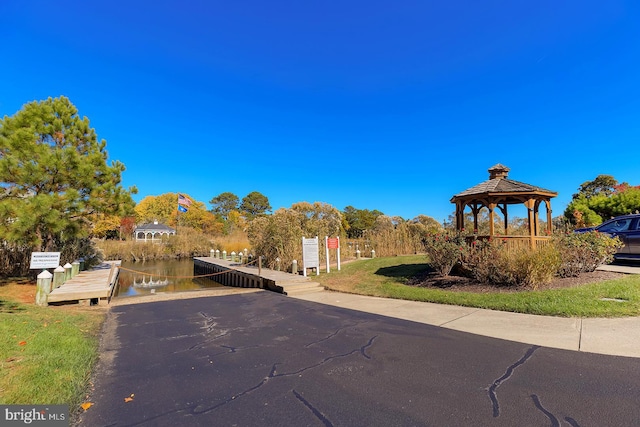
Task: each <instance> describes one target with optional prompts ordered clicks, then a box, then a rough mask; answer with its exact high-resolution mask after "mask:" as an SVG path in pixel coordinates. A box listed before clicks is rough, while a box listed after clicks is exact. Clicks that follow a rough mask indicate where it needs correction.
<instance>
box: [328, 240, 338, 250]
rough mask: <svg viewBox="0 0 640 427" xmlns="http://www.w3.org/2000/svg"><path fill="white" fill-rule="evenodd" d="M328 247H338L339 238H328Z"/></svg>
mask: <svg viewBox="0 0 640 427" xmlns="http://www.w3.org/2000/svg"><path fill="white" fill-rule="evenodd" d="M327 249H338V238H337V237H329V238H327Z"/></svg>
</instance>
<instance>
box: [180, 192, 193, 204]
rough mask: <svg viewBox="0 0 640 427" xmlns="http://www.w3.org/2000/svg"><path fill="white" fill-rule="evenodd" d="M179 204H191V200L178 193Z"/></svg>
mask: <svg viewBox="0 0 640 427" xmlns="http://www.w3.org/2000/svg"><path fill="white" fill-rule="evenodd" d="M178 204H179V205H183V206H191V200H189V199H187V198H186V197H184V196H183V195H182V194H178Z"/></svg>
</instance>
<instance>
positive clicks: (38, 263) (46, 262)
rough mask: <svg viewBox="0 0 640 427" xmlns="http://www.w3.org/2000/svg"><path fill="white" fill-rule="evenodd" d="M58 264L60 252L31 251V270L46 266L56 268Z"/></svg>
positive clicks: (41, 268)
mask: <svg viewBox="0 0 640 427" xmlns="http://www.w3.org/2000/svg"><path fill="white" fill-rule="evenodd" d="M59 265H60V252H32V253H31V264H29V269H31V270H44V269H47V268H56V267H58V266H59Z"/></svg>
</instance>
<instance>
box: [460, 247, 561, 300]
mask: <svg viewBox="0 0 640 427" xmlns="http://www.w3.org/2000/svg"><path fill="white" fill-rule="evenodd" d="M462 266H463V268H464V269H465V270H466V271H467V273H468V274H469V275H471V276H472V277H474V278H475V279H476V280H477V281H478V282H480V283H482V284H486V285H491V286H500V287H511V286H524V287H528V288H532V289H537V288H538V287H539V286H540V285H543V284H545V283H550V282H551V281H552V280H553V278H554V276H555V274H556V272H557V270H558V268H559V266H560V254H559V252H558V250H557V249H556V248H555V246H553V245H547V246H545V247H542V248H538V249H537V250H531V249H529V248H514V247H509V246H508V245H507V244H506V243H505V242H503V241H501V240H490V241H485V242H480V241H474V242H473V243H472V245H471V246H470V248H469V250H468V251H467V252H466V253H465V255H464V256H463V259H462Z"/></svg>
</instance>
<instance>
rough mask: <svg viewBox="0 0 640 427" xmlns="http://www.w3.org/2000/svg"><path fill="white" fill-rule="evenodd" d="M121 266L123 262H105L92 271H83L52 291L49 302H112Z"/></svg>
mask: <svg viewBox="0 0 640 427" xmlns="http://www.w3.org/2000/svg"><path fill="white" fill-rule="evenodd" d="M120 264H121V261H105V262H103V263H102V264H100V265H98V266H96V267H94V268H92V269H91V270H87V271H81V272H80V273H78V274H77V275H76V276H75V277H73V278H71V279H69V280H67V281H66V282H64V284H62V286H60V287H58V288H56V289H54V290H52V291H51V292H50V293H49V296H48V298H47V302H48V303H54V302H67V301H84V300H97V301H98V302H99V301H100V300H103V301H104V300H106V301H109V300H111V297H112V296H113V293H114V291H115V287H116V283H117V282H118V274H119V273H120V269H119V268H118V267H120Z"/></svg>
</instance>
